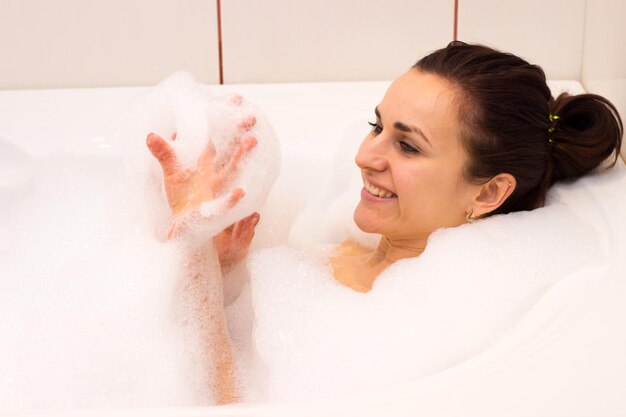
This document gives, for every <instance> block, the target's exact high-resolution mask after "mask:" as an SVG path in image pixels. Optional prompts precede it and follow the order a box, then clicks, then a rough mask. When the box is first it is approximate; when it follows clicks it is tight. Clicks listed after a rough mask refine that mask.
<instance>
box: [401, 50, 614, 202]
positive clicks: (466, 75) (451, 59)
mask: <svg viewBox="0 0 626 417" xmlns="http://www.w3.org/2000/svg"><path fill="white" fill-rule="evenodd" d="M413 68H416V69H418V70H420V71H424V72H427V73H432V74H435V75H438V76H440V77H442V78H444V79H446V80H447V81H448V82H450V83H451V84H452V85H454V86H456V87H457V88H458V89H459V93H460V94H459V95H458V103H459V120H460V122H461V139H462V141H463V144H464V146H465V148H466V150H467V151H468V153H469V155H470V162H469V164H468V165H467V166H466V167H465V176H466V177H467V179H468V180H470V181H472V182H475V183H482V182H485V181H487V180H489V179H490V178H493V177H494V176H496V175H497V174H500V173H508V174H511V175H513V176H514V177H515V179H516V181H517V186H516V188H515V191H514V192H513V194H512V195H511V196H510V197H509V198H508V199H507V200H506V201H505V202H504V203H503V204H502V205H501V206H500V207H499V208H498V209H497V210H495V211H493V212H492V213H489V214H501V213H508V212H512V211H520V210H531V209H534V208H537V207H540V206H542V205H543V204H544V201H545V198H546V193H547V191H548V188H550V186H552V185H553V184H554V183H555V182H556V181H559V180H564V179H575V178H578V177H580V176H582V175H584V174H586V173H587V172H589V171H591V170H592V169H594V168H595V167H597V166H598V165H599V164H600V163H602V162H603V161H604V160H605V159H607V158H608V157H610V156H613V159H612V164H611V166H612V165H614V164H615V162H616V161H617V157H618V154H619V149H620V147H621V142H622V134H623V129H624V128H623V124H622V120H621V119H620V117H619V114H618V113H617V110H616V108H615V106H614V105H613V104H611V102H609V101H608V100H607V99H605V98H604V97H601V96H598V95H595V94H579V95H575V96H571V95H569V94H567V93H563V94H561V95H560V96H558V97H557V98H556V99H554V98H552V95H551V93H550V89H549V88H548V86H547V84H546V77H545V74H544V72H543V70H542V69H541V68H540V67H539V66H537V65H531V64H529V63H528V62H526V61H525V60H523V59H522V58H519V57H517V56H515V55H512V54H508V53H503V52H499V51H496V50H493V49H491V48H488V47H486V46H481V45H468V44H465V43H463V42H458V41H455V42H452V43H450V44H449V45H448V46H447V47H446V48H442V49H439V50H437V51H435V52H433V53H431V54H430V55H427V56H426V57H424V58H422V59H421V60H419V61H418V62H417V63H416V64H415V65H414V66H413ZM550 115H556V116H557V117H558V118H557V119H555V120H551V117H550Z"/></svg>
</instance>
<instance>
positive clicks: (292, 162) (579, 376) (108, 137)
mask: <svg viewBox="0 0 626 417" xmlns="http://www.w3.org/2000/svg"><path fill="white" fill-rule="evenodd" d="M388 85H389V83H388V82H369V83H366V82H359V83H328V84H284V85H228V86H216V87H214V88H215V90H216V91H217V92H220V93H222V92H223V93H227V92H237V93H240V94H242V95H244V96H245V97H247V98H248V99H250V100H252V101H253V102H254V103H256V104H257V105H258V106H260V107H261V108H262V110H263V111H264V112H265V113H266V114H267V116H268V117H269V119H270V120H271V121H272V123H273V125H274V128H275V130H276V133H277V135H278V137H279V139H280V141H281V146H282V153H283V164H282V170H281V175H280V177H279V179H278V181H277V184H276V186H275V187H276V188H277V189H280V190H281V191H282V192H283V193H287V194H288V195H289V199H290V201H291V204H293V205H294V206H297V207H304V206H305V205H306V204H307V201H308V199H309V198H310V193H307V192H306V190H307V189H309V188H310V187H313V186H314V185H315V181H316V177H315V174H314V173H315V172H321V171H327V170H330V169H332V163H333V162H332V159H333V154H334V150H335V149H336V148H337V143H338V142H339V141H341V138H342V132H343V131H344V130H345V129H348V128H350V126H351V125H352V124H353V123H354V122H355V121H356V120H362V119H366V118H371V114H372V112H373V108H374V107H375V106H376V105H377V104H378V101H379V100H380V99H381V98H382V96H383V94H384V92H385V90H386V88H387V86H388ZM551 86H552V87H553V89H554V90H555V91H560V90H561V89H568V90H570V91H572V92H580V91H582V86H581V85H580V84H579V83H577V82H553V83H552V85H551ZM146 90H147V88H143V87H137V88H106V89H71V90H32V91H3V92H0V137H2V138H4V139H5V140H8V141H9V142H11V143H13V144H16V145H17V146H18V147H19V148H20V149H21V150H23V151H24V152H26V153H28V154H30V155H32V156H34V157H44V156H47V155H50V154H53V153H54V152H55V151H56V150H57V149H63V150H65V151H66V152H68V153H70V154H72V155H78V156H80V155H89V156H96V157H102V158H103V159H106V158H116V157H118V156H119V153H120V149H121V144H120V143H119V142H116V141H118V139H116V138H117V137H118V136H117V135H116V131H115V129H116V126H115V123H112V121H115V120H119V119H120V118H121V117H122V116H123V114H124V112H125V109H126V108H127V107H128V105H129V103H130V102H131V101H132V99H133V98H134V97H136V96H137V95H139V94H141V93H142V92H144V91H146ZM617 169H618V170H620V172H621V173H624V172H626V171H625V170H626V167H625V166H624V163H623V161H622V160H621V159H620V160H619V161H618V166H617ZM293 178H298V181H297V182H296V181H294V180H293ZM1 191H2V190H1V189H0V192H1ZM619 191H620V190H614V189H608V190H598V194H597V195H592V196H591V198H597V199H603V200H605V201H607V203H606V204H610V205H611V208H612V209H614V210H613V211H618V212H619V211H621V213H626V194H624V189H621V193H620V192H619ZM607 196H608V198H607ZM0 213H2V212H1V211H0ZM270 215H271V214H270ZM289 220H290V221H292V220H293V219H289ZM287 223H289V222H287ZM607 224H608V226H609V228H608V231H607V233H608V235H609V239H610V240H611V242H612V248H613V250H612V253H611V254H610V256H611V265H610V268H609V269H610V270H609V271H608V272H607V274H606V276H604V277H602V279H594V277H593V276H591V277H590V276H586V275H584V274H581V275H580V276H578V277H575V278H574V279H568V280H567V281H565V282H559V284H557V285H556V286H555V287H554V288H552V289H551V290H550V291H549V293H547V294H546V295H545V296H544V297H543V298H542V299H541V300H540V302H538V303H537V304H536V305H535V306H534V307H533V309H532V310H531V311H530V312H528V314H526V316H525V317H524V318H523V319H522V320H521V321H520V322H519V323H517V324H516V325H515V326H514V327H513V328H512V329H511V331H510V332H509V333H508V334H507V335H506V337H504V338H502V339H500V340H499V341H498V342H497V343H496V344H494V345H493V346H491V347H490V348H488V349H487V350H485V351H484V352H482V353H480V354H479V355H477V356H475V357H473V358H471V359H470V360H468V361H466V362H464V363H461V364H459V365H457V366H455V367H453V368H450V369H447V370H445V371H443V372H440V373H437V374H435V375H432V376H430V377H426V378H423V379H419V380H415V381H411V382H406V383H402V384H397V385H395V386H393V387H390V388H387V389H382V390H379V391H378V392H376V393H363V394H357V395H352V396H349V397H345V398H341V399H336V400H325V401H315V402H308V403H304V404H260V405H256V404H236V405H230V406H222V407H196V408H164V409H116V410H105V409H102V410H80V411H78V410H74V411H72V410H66V411H63V412H58V411H54V412H40V413H33V412H29V413H24V414H20V413H12V414H10V415H39V414H41V415H47V416H54V415H70V414H76V415H81V416H88V415H93V416H101V415H111V416H141V415H146V416H148V415H149V416H154V417H157V416H183V415H185V416H196V415H197V416H319V415H327V416H335V415H336V416H348V415H354V416H387V415H406V416H417V415H424V416H450V415H463V416H467V415H480V416H507V415H528V416H530V415H541V416H556V415H568V416H589V415H604V416H612V415H625V414H626V355H624V352H626V303H624V302H623V300H624V299H626V216H623V215H622V216H621V217H620V216H613V215H611V216H608V217H607ZM0 226H2V225H1V224H0ZM2 227H5V228H6V227H8V226H7V225H4V226H2ZM282 233H284V234H287V233H288V230H287V227H285V229H284V230H283V231H282ZM261 234H262V233H261ZM0 239H3V238H2V237H0ZM0 243H2V242H0ZM3 244H5V245H6V244H8V243H7V242H4V243H3ZM1 248H2V246H0V250H1ZM0 415H4V413H3V411H2V404H0Z"/></svg>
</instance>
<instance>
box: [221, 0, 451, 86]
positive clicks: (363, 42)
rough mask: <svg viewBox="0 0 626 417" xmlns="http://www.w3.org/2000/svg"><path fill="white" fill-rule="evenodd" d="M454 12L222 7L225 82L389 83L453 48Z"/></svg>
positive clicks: (240, 2) (313, 4)
mask: <svg viewBox="0 0 626 417" xmlns="http://www.w3.org/2000/svg"><path fill="white" fill-rule="evenodd" d="M453 12H454V1H453V0H446V1H432V0H430V1H429V0H387V1H385V2H380V1H375V0H363V1H357V0H342V1H339V0H316V1H294V0H265V1H258V0H236V1H235V0H223V1H222V35H223V46H224V79H225V82H228V83H249V82H299V81H358V80H387V79H391V78H394V77H396V76H397V75H399V74H401V73H402V72H404V71H405V70H406V69H408V68H410V67H411V65H413V64H414V62H415V61H416V60H417V59H418V58H420V57H421V56H423V55H424V54H426V53H427V52H429V51H431V50H434V49H437V48H441V47H443V46H445V45H446V44H447V43H448V42H450V41H451V40H452V35H453Z"/></svg>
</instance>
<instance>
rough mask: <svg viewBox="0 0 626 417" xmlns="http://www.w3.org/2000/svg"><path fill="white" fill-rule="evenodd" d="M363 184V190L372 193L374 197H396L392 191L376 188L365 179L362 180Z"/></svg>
mask: <svg viewBox="0 0 626 417" xmlns="http://www.w3.org/2000/svg"><path fill="white" fill-rule="evenodd" d="M364 183H365V184H364V185H363V188H365V190H366V191H367V192H368V193H370V194H372V195H373V196H375V197H379V198H394V197H397V195H395V194H394V193H392V192H391V191H387V190H383V189H381V188H378V187H376V186H374V185H372V184H370V183H369V182H367V181H364Z"/></svg>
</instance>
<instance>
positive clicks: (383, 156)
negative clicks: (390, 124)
mask: <svg viewBox="0 0 626 417" xmlns="http://www.w3.org/2000/svg"><path fill="white" fill-rule="evenodd" d="M383 135H384V132H381V133H380V134H379V135H377V136H373V135H372V134H370V135H368V136H367V137H366V138H365V139H364V140H363V142H362V143H361V146H360V147H359V151H358V152H357V154H356V157H355V158H354V161H355V162H356V164H357V165H358V167H359V168H361V169H371V170H374V171H384V170H385V169H387V167H388V165H389V160H388V158H387V145H386V142H387V141H386V140H385V138H384V136H383Z"/></svg>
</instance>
